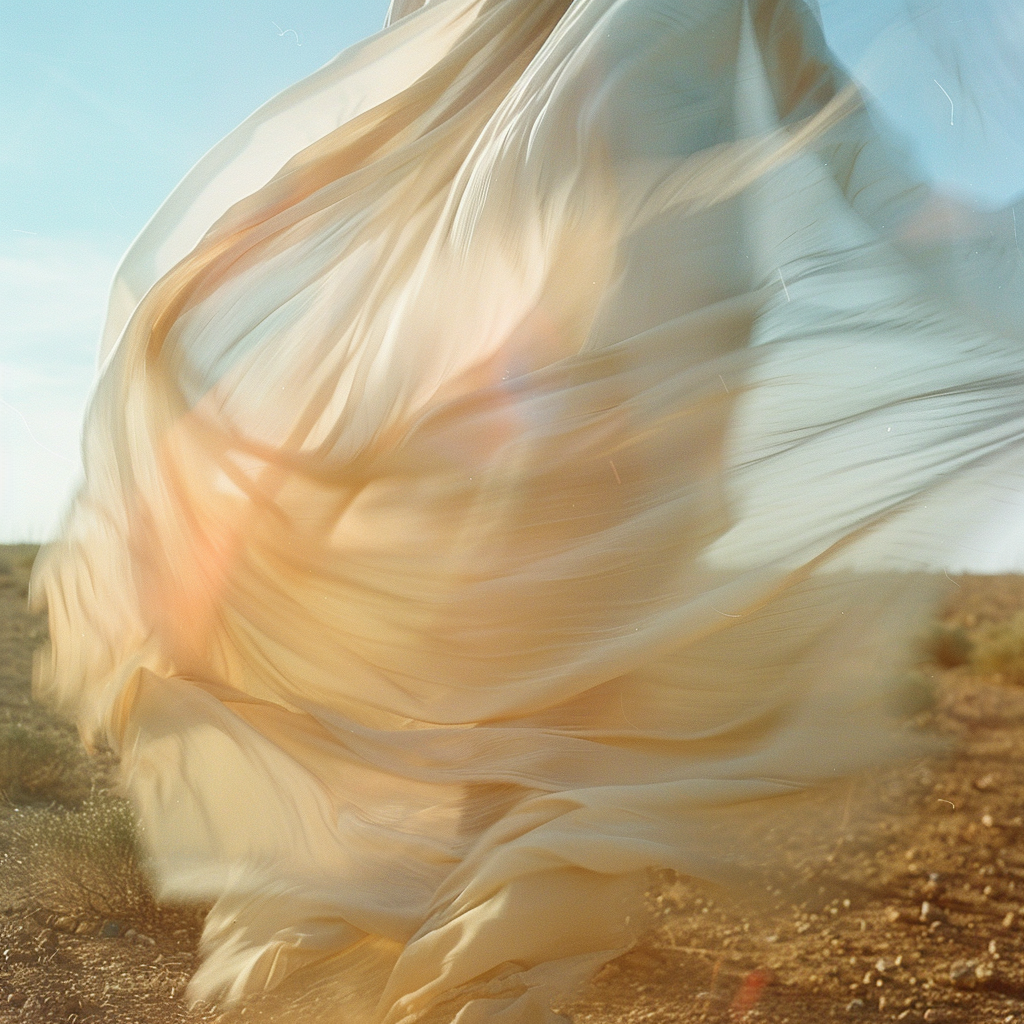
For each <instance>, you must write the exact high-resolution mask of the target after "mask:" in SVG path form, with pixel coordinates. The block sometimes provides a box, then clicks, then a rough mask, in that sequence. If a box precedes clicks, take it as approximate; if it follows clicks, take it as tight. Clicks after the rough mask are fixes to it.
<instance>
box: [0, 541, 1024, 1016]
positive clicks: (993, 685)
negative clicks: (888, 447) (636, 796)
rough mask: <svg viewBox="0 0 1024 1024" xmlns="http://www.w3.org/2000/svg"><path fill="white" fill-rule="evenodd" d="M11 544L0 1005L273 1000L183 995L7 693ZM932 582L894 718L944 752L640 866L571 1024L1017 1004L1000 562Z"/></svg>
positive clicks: (17, 596) (183, 969) (91, 811)
mask: <svg viewBox="0 0 1024 1024" xmlns="http://www.w3.org/2000/svg"><path fill="white" fill-rule="evenodd" d="M34 553H35V552H34V550H33V549H32V548H30V547H28V546H13V547H6V548H0V794H2V801H0V1022H2V1021H30V1022H33V1024H35V1022H39V1024H44V1022H56V1021H60V1022H68V1024H75V1022H86V1021H95V1022H118V1024H122V1022H123V1024H171V1022H188V1024H198V1022H201V1021H210V1020H220V1021H223V1022H225V1024H227V1022H236V1021H238V1022H240V1021H255V1020H260V1019H263V1020H267V1019H281V1018H282V1016H287V1014H280V1013H276V1012H274V1011H273V1010H272V1007H271V1006H269V1005H268V1004H263V1005H261V1004H260V1003H259V1002H254V1003H252V1004H250V1005H247V1006H243V1007H241V1008H236V1009H234V1010H232V1011H229V1012H221V1011H218V1010H217V1009H215V1008H213V1007H205V1006H193V1007H189V1006H188V1005H187V1003H186V1002H185V999H184V991H185V986H186V984H187V982H188V979H189V977H190V975H191V973H192V971H193V970H194V967H195V965H196V962H197V960H196V955H197V954H196V950H197V943H198V937H199V930H200V926H201V920H202V908H181V907H165V906H160V905H158V904H157V903H156V902H155V901H154V899H153V897H152V895H151V893H150V891H149V889H148V887H147V885H146V882H145V877H144V873H143V871H142V867H141V865H140V862H139V855H138V853H137V850H136V847H135V841H134V832H133V825H132V820H131V815H130V813H129V811H128V808H127V805H126V804H125V803H124V802H123V801H122V800H120V799H119V798H118V797H117V796H116V795H115V794H116V785H115V775H116V765H114V764H113V763H112V761H111V760H110V759H109V758H107V759H102V758H100V759H89V758H87V757H86V756H85V755H84V753H83V752H82V751H81V750H80V746H79V743H78V739H77V736H76V735H75V733H74V731H73V729H71V728H69V727H68V726H66V725H64V724H62V723H60V722H58V721H57V720H55V719H54V718H53V717H52V716H51V715H49V713H48V712H46V711H45V710H44V709H42V708H40V707H38V706H37V705H35V704H33V702H32V701H31V696H30V684H29V679H30V675H31V661H32V652H33V650H34V649H35V648H36V647H37V646H38V644H39V643H40V642H41V641H42V640H43V639H44V638H45V622H44V620H43V619H42V618H41V617H39V616H36V615H33V614H31V613H29V612H28V610H27V608H26V603H25V597H26V587H27V581H28V574H29V571H30V568H31V563H32V558H33V556H34ZM955 583H956V588H955V590H954V591H953V597H952V599H951V601H950V603H949V605H948V607H947V608H946V609H945V612H944V614H943V618H942V622H941V624H940V625H939V626H938V627H937V633H936V637H935V642H934V644H933V645H932V650H931V655H930V661H929V662H928V663H925V664H923V665H922V666H921V672H920V682H921V684H922V690H923V692H931V693H932V695H933V701H932V703H931V705H930V706H929V707H927V708H924V709H922V710H921V711H920V713H919V714H918V716H917V719H916V720H915V723H914V725H915V727H916V728H919V729H923V730H926V731H927V732H929V733H930V734H932V735H934V736H937V737H940V738H943V739H944V740H945V741H946V747H945V751H944V752H942V753H936V754H935V755H934V756H932V757H928V758H922V759H919V760H917V761H915V762H913V763H911V764H909V765H903V766H901V767H899V768H898V769H894V770H892V771H890V772H888V773H887V774H880V775H878V776H877V777H873V778H870V779H858V780H856V781H854V782H851V783H845V784H843V786H842V787H840V788H838V789H837V790H836V791H835V792H833V793H829V794H823V795H822V796H821V798H820V801H819V805H818V806H816V807H815V808H813V809H812V811H811V813H808V811H807V809H806V808H804V809H803V810H802V811H801V813H800V815H799V816H798V817H797V818H796V819H794V820H793V821H789V822H787V821H780V823H779V826H778V828H779V835H780V837H781V838H780V839H779V843H780V848H782V849H783V850H784V854H783V856H782V857H781V859H780V861H779V862H778V863H777V864H776V865H775V866H774V867H772V868H770V869H764V870H763V871H762V872H761V873H760V874H759V875H757V876H756V878H754V879H753V880H752V882H751V883H750V884H749V885H748V886H747V887H746V889H744V890H743V891H742V893H735V892H734V893H732V894H731V895H730V894H727V893H725V892H724V891H720V890H717V889H714V888H712V887H709V886H698V885H694V884H692V883H689V882H687V881H685V880H680V879H677V878H669V877H665V878H662V879H652V889H651V897H650V898H651V912H652V921H653V925H652V928H651V930H650V931H649V933H648V934H647V935H646V937H645V938H644V939H643V940H642V941H641V942H640V943H639V944H638V945H637V946H636V947H635V948H634V949H633V950H631V951H630V952H629V953H627V954H626V955H624V956H622V957H620V958H619V959H618V960H616V961H614V962H613V963H611V964H609V965H607V966H606V967H605V968H604V970H603V971H602V972H601V973H600V974H599V976H598V977H597V979H596V980H595V981H594V982H593V984H592V985H591V986H590V987H589V988H588V989H587V991H586V992H584V993H582V994H581V996H580V997H579V999H578V1000H577V1001H576V1002H574V1003H573V1004H572V1005H571V1006H568V1007H565V1008H564V1010H565V1012H567V1013H568V1014H569V1015H570V1016H571V1017H572V1018H573V1020H574V1021H575V1022H577V1024H612V1022H650V1024H661V1022H666V1024H667V1022H674V1024H691V1022H692V1024H696V1022H736V1021H743V1020H749V1021H757V1020H763V1021H769V1022H772V1024H819V1022H822V1021H830V1020H863V1021H875V1020H877V1021H883V1020H884V1021H889V1020H902V1021H915V1022H916V1021H947V1022H949V1024H995V1022H1004V1024H1009V1022H1020V1024H1024V957H1022V953H1024V618H1022V617H1021V614H1020V613H1021V609H1024V578H1022V577H1014V576H1003V577H997V576H993V577H961V578H959V579H957V580H956V581H955Z"/></svg>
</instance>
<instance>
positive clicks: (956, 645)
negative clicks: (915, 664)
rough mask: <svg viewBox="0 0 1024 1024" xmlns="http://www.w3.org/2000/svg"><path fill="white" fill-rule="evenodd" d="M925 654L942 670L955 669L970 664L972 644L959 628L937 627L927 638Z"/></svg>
mask: <svg viewBox="0 0 1024 1024" xmlns="http://www.w3.org/2000/svg"><path fill="white" fill-rule="evenodd" d="M926 653H927V655H928V657H929V659H930V660H931V661H933V662H935V664H936V665H940V666H941V667H942V668H957V667H958V666H960V665H968V664H970V662H971V659H972V657H973V656H974V642H973V641H972V640H971V638H970V637H969V636H968V634H967V630H965V629H963V628H962V627H960V626H939V627H938V628H937V629H935V631H934V632H933V633H932V634H931V636H930V637H929V638H928V644H927V652H926Z"/></svg>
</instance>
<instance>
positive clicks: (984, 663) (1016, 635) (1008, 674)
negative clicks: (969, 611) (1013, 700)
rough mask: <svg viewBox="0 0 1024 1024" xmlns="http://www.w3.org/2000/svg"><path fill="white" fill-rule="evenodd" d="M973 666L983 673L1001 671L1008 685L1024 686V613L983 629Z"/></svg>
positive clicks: (978, 636) (979, 633)
mask: <svg viewBox="0 0 1024 1024" xmlns="http://www.w3.org/2000/svg"><path fill="white" fill-rule="evenodd" d="M972 664H973V666H974V668H976V669H977V670H978V671H980V672H993V673H994V672H998V673H999V674H1000V675H1001V676H1002V677H1003V679H1005V680H1006V681H1007V682H1010V683H1016V684H1018V685H1024V612H1018V613H1017V614H1016V615H1015V616H1014V617H1013V618H1012V619H1009V620H1007V621H1005V622H995V623H991V624H989V625H987V626H984V627H982V628H981V629H979V630H978V635H977V639H976V641H975V645H974V657H973V659H972Z"/></svg>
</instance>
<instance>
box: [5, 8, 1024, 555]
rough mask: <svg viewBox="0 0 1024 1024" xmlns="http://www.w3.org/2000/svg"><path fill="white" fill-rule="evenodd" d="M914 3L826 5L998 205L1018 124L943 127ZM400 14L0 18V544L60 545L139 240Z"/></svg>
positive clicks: (947, 111) (925, 153)
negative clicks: (223, 152) (191, 188)
mask: <svg viewBox="0 0 1024 1024" xmlns="http://www.w3.org/2000/svg"><path fill="white" fill-rule="evenodd" d="M904 2H906V0H821V3H820V6H821V10H822V15H823V19H824V23H825V27H826V31H827V33H828V35H829V39H830V42H831V43H832V45H833V46H834V48H835V49H836V51H837V52H838V53H839V54H840V55H841V56H842V57H843V59H844V60H846V61H847V62H848V63H849V64H851V65H853V66H856V67H857V69H858V72H859V77H860V79H861V80H862V81H863V82H865V83H866V84H867V86H868V88H869V89H871V90H872V91H873V92H874V93H875V94H876V95H877V96H878V98H879V99H880V101H881V102H882V104H883V105H884V107H885V110H886V113H887V115H888V116H889V117H890V119H891V120H892V121H893V122H894V124H895V125H896V126H897V128H898V129H899V130H900V131H901V132H903V133H904V134H905V135H906V136H907V138H908V140H909V144H910V145H911V146H912V147H913V148H914V149H915V150H916V151H917V154H918V158H919V161H920V163H921V164H922V167H923V168H924V169H925V171H926V172H927V173H928V174H929V175H930V176H931V177H932V178H934V179H935V180H938V181H941V182H944V183H945V184H946V185H947V187H950V188H953V189H955V190H958V191H960V192H964V193H967V194H969V195H972V196H974V197H975V198H977V199H978V200H980V201H982V202H985V203H988V204H990V205H997V204H1001V203H1003V202H1005V201H1006V200H1007V199H1008V198H1009V197H1011V196H1012V195H1014V194H1018V193H1020V192H1021V191H1024V131H1022V133H1021V134H1020V135H1019V136H1018V137H1016V138H1014V137H1013V133H1012V132H1009V133H1007V132H1005V131H1004V132H1003V133H1002V134H1000V133H998V132H997V133H995V134H993V133H992V132H989V134H988V136H987V137H986V140H985V144H984V145H983V146H981V145H978V144H977V138H976V137H972V136H971V133H972V132H973V133H974V135H975V136H977V133H978V132H979V131H981V130H982V127H983V126H982V127H979V125H978V123H976V119H975V122H972V120H971V117H970V111H965V112H964V113H963V116H962V117H960V118H958V117H956V116H954V117H953V118H952V120H953V122H954V123H953V124H952V125H950V124H949V120H950V115H951V101H950V100H949V99H948V97H947V93H946V92H944V91H943V90H942V88H941V85H942V83H943V82H944V81H947V79H945V78H944V75H945V74H946V73H947V69H946V68H944V67H943V66H942V65H941V62H939V63H937V62H936V58H934V57H933V56H932V55H931V54H929V52H927V51H926V50H925V49H924V48H923V47H922V46H921V45H920V43H919V42H917V41H915V40H914V39H913V38H909V37H908V35H907V32H906V30H905V28H900V26H901V25H903V26H905V25H906V24H907V22H906V19H905V18H899V17H897V15H898V13H899V12H900V11H901V10H902V6H901V5H902V4H903V3H904ZM911 2H913V0H911ZM953 2H954V3H955V2H956V0H953ZM963 2H964V3H967V0H963ZM977 2H989V3H996V4H998V3H1000V2H1009V3H1018V2H1020V0H977ZM386 8H387V3H386V2H385V0H204V2H202V3H200V2H197V0H131V2H129V0H90V2H88V3H86V2H81V0H77V2H71V0H62V2H56V0H8V2H7V3H6V4H4V5H3V7H2V8H0V104H2V108H0V117H2V120H0V176H2V178H0V542H2V541H11V540H23V539H33V540H42V539H45V538H46V537H48V536H49V535H51V534H52V532H53V530H54V527H55V524H56V522H57V520H58V516H59V513H60V511H61V509H62V508H63V506H64V504H65V502H66V500H67V495H68V494H69V492H70V489H71V487H72V486H73V484H74V481H75V479H76V477H77V474H78V472H79V471H80V470H79V455H78V447H79V428H80V421H81V416H82V410H83V407H84V404H85V401H86V398H87V395H88V392H89V389H90V386H91V383H92V379H93V372H94V366H95V350H96V342H97V338H98V334H99V330H100V326H101V323H102V318H103V307H104V303H105V299H106V291H107V287H108V284H109V281H110V277H111V275H112V273H113V270H114V267H115V265H116V263H117V260H118V259H119V257H120V256H121V254H122V253H123V252H124V250H125V249H126V248H127V246H128V244H129V243H130V242H131V240H132V238H133V237H134V236H135V235H136V234H137V233H138V231H139V230H140V229H141V228H142V226H143V225H144V224H145V222H146V221H147V220H148V218H149V216H150V215H151V214H152V213H153V212H154V210H155V209H156V208H157V206H158V205H159V204H160V202H161V201H162V200H163V198H164V197H165V196H166V195H167V193H168V192H169V191H170V190H171V188H172V187H173V186H174V185H175V184H176V183H177V181H178V180H179V179H180V178H181V176H182V175H183V174H184V173H185V172H186V171H187V170H188V168H189V167H190V166H191V165H192V164H193V163H195V161H196V160H197V159H198V158H199V157H200V156H201V155H202V154H203V153H204V152H205V151H206V150H207V149H209V147H210V146H212V145H213V144H214V143H215V142H216V141H217V140H218V139H219V138H221V137H222V136H223V135H224V134H225V133H226V132H228V131H229V130H230V129H231V128H233V127H234V126H235V125H237V124H238V123H239V122H240V121H241V120H242V119H243V118H244V117H245V116H247V115H248V114H249V113H251V112H252V111H253V110H254V109H255V108H256V107H257V106H259V105H260V104H261V103H263V102H264V101H265V100H267V99H269V98H270V97H271V96H273V95H274V94H275V93H277V92H278V91H280V90H281V89H282V88H284V87H285V86H287V85H289V84H291V83H292V82H294V81H296V80H297V79H299V78H301V77H303V76H305V75H306V74H308V73H310V72H311V71H313V70H315V69H316V68H317V67H319V66H320V65H322V64H323V63H325V62H326V61H327V60H329V59H330V58H331V57H333V56H334V55H335V54H336V53H337V52H338V51H339V50H341V49H343V48H344V47H345V46H347V45H349V44H351V43H353V42H355V41H357V40H358V39H360V38H363V37H364V36H366V35H369V34H370V33H372V32H374V31H376V30H377V29H378V28H379V27H380V25H381V24H382V23H383V19H384V14H385V11H386ZM1021 42H1022V43H1024V40H1022V41H1021ZM1021 52H1024V46H1022V51H1021ZM947 84H948V85H949V90H948V91H949V92H952V93H954V95H955V91H954V89H953V84H952V82H947ZM958 99H959V97H958ZM953 113H954V114H955V113H956V111H953ZM1021 127H1022V128H1024V121H1022V122H1021ZM1021 519H1022V521H1024V513H1022V515H1021ZM1020 548H1021V551H1024V536H1022V538H1021V545H1020ZM1022 564H1024V562H1022Z"/></svg>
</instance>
